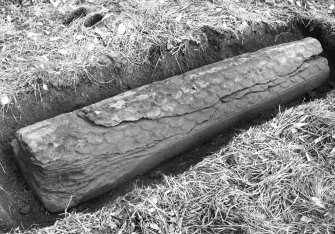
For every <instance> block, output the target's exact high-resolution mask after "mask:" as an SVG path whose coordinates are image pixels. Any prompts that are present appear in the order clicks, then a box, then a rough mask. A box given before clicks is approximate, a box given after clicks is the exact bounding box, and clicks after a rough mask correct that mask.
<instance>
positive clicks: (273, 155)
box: [0, 0, 335, 234]
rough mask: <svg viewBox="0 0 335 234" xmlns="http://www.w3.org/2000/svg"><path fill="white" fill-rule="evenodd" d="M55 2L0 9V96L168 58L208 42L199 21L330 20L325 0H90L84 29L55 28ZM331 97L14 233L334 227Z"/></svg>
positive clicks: (59, 13) (220, 27) (226, 25)
mask: <svg viewBox="0 0 335 234" xmlns="http://www.w3.org/2000/svg"><path fill="white" fill-rule="evenodd" d="M65 2H66V3H64V4H61V5H60V6H59V7H57V8H54V7H53V6H52V5H50V4H46V3H44V2H43V1H42V0H36V1H35V4H34V5H32V6H26V7H24V8H22V7H19V6H15V5H12V4H8V5H6V9H9V10H10V11H11V13H10V14H0V40H3V41H5V43H2V44H0V46H1V49H0V58H1V61H0V67H1V69H0V77H1V79H0V97H3V96H6V97H10V99H11V100H14V99H15V97H16V96H17V95H19V94H21V93H25V92H30V91H32V90H38V89H43V88H44V87H47V86H48V85H55V86H58V85H60V86H61V85H75V84H76V83H77V82H80V79H81V76H82V74H83V73H84V74H85V71H86V72H88V68H89V67H90V66H94V65H95V64H96V63H97V62H98V61H99V58H100V56H101V55H102V54H109V55H110V56H111V57H112V58H113V59H116V57H122V59H120V62H123V61H126V62H125V63H130V65H131V64H145V63H148V59H149V56H150V53H149V51H150V48H151V47H152V46H158V47H161V48H163V50H168V51H170V52H171V53H178V52H179V51H180V50H183V49H185V48H187V46H188V43H189V42H190V41H193V42H196V43H198V44H199V45H201V46H206V39H205V38H204V37H203V32H202V31H201V29H202V27H204V26H210V27H212V28H214V29H216V30H217V31H219V32H222V33H224V32H226V31H229V32H233V33H234V34H235V35H236V36H237V37H239V36H241V32H243V30H244V29H245V26H246V25H248V26H249V25H251V24H253V23H257V22H265V23H267V24H270V25H273V26H274V27H276V25H279V24H283V25H286V24H287V23H288V22H290V21H291V19H292V18H295V17H298V15H297V14H299V15H301V16H308V17H310V18H311V19H319V20H320V19H321V21H322V20H323V19H326V20H327V22H333V18H331V17H330V16H329V15H328V13H326V12H327V10H328V4H329V2H328V1H324V2H323V4H324V5H316V6H317V8H316V9H315V10H308V11H304V10H303V9H302V8H297V7H296V6H292V5H289V4H287V2H289V1H279V3H278V4H277V3H276V4H274V5H271V4H265V3H261V1H254V2H252V1H243V0H242V1H237V0H231V1H228V0H221V1H205V0H203V1H191V0H179V1H172V0H161V1H153V0H141V1H140V0H137V1H123V2H122V3H119V4H116V2H112V1H107V0H97V1H94V3H90V2H92V1H90V2H89V1H84V4H86V5H87V6H88V7H89V8H90V9H92V11H93V12H95V11H102V12H106V16H107V17H105V18H104V20H103V22H101V23H99V24H98V25H97V26H94V27H92V28H85V27H83V22H84V19H78V20H77V21H76V22H74V23H72V24H71V25H70V26H69V27H65V26H62V25H61V21H62V19H63V15H64V14H65V13H66V12H67V11H68V9H71V6H75V4H74V1H65ZM270 2H271V1H270ZM114 3H115V4H114ZM0 4H1V3H0ZM102 5H103V6H104V7H102ZM8 15H11V16H12V19H10V20H8V17H7V16H8ZM121 24H122V25H124V26H125V29H126V30H125V32H124V33H119V32H120V31H119V27H120V25H121ZM116 55H118V56H116ZM119 55H120V56H119ZM45 85H46V86H45ZM334 102H335V93H334V92H333V93H331V94H329V95H328V97H327V98H325V99H323V100H317V101H313V102H310V103H306V104H302V105H300V106H297V107H294V108H291V109H288V110H284V111H282V112H279V113H278V115H277V116H276V117H275V118H273V119H272V120H270V121H268V122H266V123H264V124H262V125H259V126H255V127H252V128H250V129H247V130H244V131H242V132H241V133H239V134H237V135H236V136H235V137H234V139H233V140H232V142H231V143H230V144H229V145H228V146H226V147H223V148H222V149H221V150H220V151H219V152H217V153H215V154H213V155H210V156H208V157H207V158H205V159H204V160H203V161H202V162H201V163H199V164H197V165H196V166H194V167H193V168H191V169H190V170H189V171H186V172H185V173H183V174H181V175H178V176H164V179H163V181H162V182H161V183H158V184H155V185H151V186H147V187H137V188H135V189H134V190H132V191H131V192H129V193H127V194H126V195H124V196H122V197H120V198H118V200H117V201H115V202H114V203H113V204H109V205H108V206H105V207H103V208H102V209H100V210H98V211H97V212H95V213H76V212H66V214H65V218H64V219H60V220H58V221H57V222H56V223H55V224H54V225H53V226H50V227H46V228H32V229H30V230H29V231H26V232H24V233H38V234H39V233H41V234H42V233H43V234H44V233H46V234H51V233H334V232H335V216H334V213H335V203H334V195H335V170H334V169H335V168H334V167H335V150H334V147H335V140H334V139H335V134H334V132H335V118H334V117H335V108H334V107H333V106H334ZM13 233H23V232H22V231H20V230H13Z"/></svg>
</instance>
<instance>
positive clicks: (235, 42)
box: [0, 23, 335, 230]
mask: <svg viewBox="0 0 335 234" xmlns="http://www.w3.org/2000/svg"><path fill="white" fill-rule="evenodd" d="M313 25H314V26H315V28H313V30H312V29H311V24H310V25H309V28H306V29H305V28H304V27H302V25H296V24H293V23H292V24H291V25H290V26H278V27H276V28H273V27H270V26H269V25H266V24H262V25H259V24H258V25H253V26H251V27H249V28H247V29H246V30H245V32H244V35H243V36H242V35H240V36H241V37H239V38H237V37H236V36H235V35H233V34H230V33H226V34H219V33H218V32H216V31H214V30H212V29H211V28H203V32H204V36H205V38H204V40H206V41H207V46H206V47H203V48H201V47H200V46H199V45H197V44H191V45H190V47H189V48H186V49H185V50H184V52H183V53H180V54H178V55H176V56H175V55H172V54H170V53H169V52H167V51H165V50H164V49H163V48H152V49H151V58H150V62H151V64H148V65H144V66H138V65H134V64H130V63H129V62H125V63H124V64H122V66H121V67H115V66H112V65H111V64H109V63H108V60H107V61H106V62H105V63H104V62H101V61H100V63H97V66H95V67H92V68H91V69H92V71H91V73H93V74H95V75H94V77H87V76H86V75H85V74H83V75H82V77H81V81H80V82H79V83H78V84H76V85H75V87H76V88H74V87H73V86H72V87H64V86H59V87H58V86H53V87H49V90H44V89H42V88H40V89H37V90H39V91H36V92H35V93H29V94H25V95H21V96H20V97H19V98H18V99H17V102H16V103H15V104H14V105H12V106H10V107H8V109H7V110H5V112H4V113H3V118H2V119H1V120H0V163H1V168H0V181H1V184H2V185H3V187H2V190H0V206H2V208H3V210H4V211H3V212H2V211H1V210H0V218H3V220H0V226H1V228H2V229H4V230H9V229H10V228H14V227H17V226H20V227H21V228H23V229H25V228H28V227H30V226H31V225H34V224H36V225H41V226H47V225H50V224H52V223H53V222H54V221H55V220H56V219H57V218H60V217H61V216H62V215H59V214H51V213H49V212H47V211H46V210H45V209H44V207H43V206H42V205H41V204H40V202H39V201H38V200H37V199H36V198H35V197H34V195H33V194H32V192H31V190H30V189H29V188H28V186H27V184H26V183H25V181H24V178H23V177H22V175H21V174H20V172H19V170H18V168H17V167H16V165H15V163H14V162H13V157H12V153H11V149H10V146H9V142H10V140H11V139H12V137H13V134H14V133H15V131H16V130H18V129H19V128H20V127H23V126H27V125H30V124H32V123H35V122H38V121H41V120H44V119H47V118H51V117H53V116H56V115H58V114H61V113H65V112H69V111H73V110H75V109H77V108H80V107H83V106H86V105H89V104H91V103H94V102H97V101H100V100H102V99H105V98H108V97H111V96H114V95H117V94H119V93H121V92H123V91H125V90H128V89H132V88H135V87H138V86H141V85H145V84H148V83H150V82H153V81H156V80H162V79H165V78H167V77H171V76H174V75H178V74H181V73H184V72H186V71H189V70H192V69H195V68H198V67H200V66H204V65H206V64H210V63H213V62H217V61H219V60H222V59H225V58H228V57H232V56H236V55H239V54H242V53H245V52H252V51H256V50H258V49H260V48H264V47H267V46H271V45H276V44H281V43H285V42H290V41H295V40H299V39H302V38H303V37H306V36H314V37H316V38H317V39H319V40H320V41H321V42H322V43H323V46H324V48H325V50H326V52H325V53H324V56H326V57H328V58H330V59H331V52H332V51H333V50H332V49H334V48H335V47H334V46H333V44H332V40H331V38H330V37H328V34H327V33H326V32H325V31H320V30H321V27H318V26H320V25H318V24H313ZM328 51H330V53H328ZM331 70H332V71H333V68H332V67H331ZM41 85H42V84H41ZM312 96H313V94H312ZM271 113H273V112H271ZM271 113H270V114H266V115H265V118H266V117H267V116H269V115H271ZM263 117H264V116H263ZM262 119H264V118H260V119H258V121H260V120H262ZM231 134H234V132H228V133H226V134H224V135H221V136H219V137H217V138H215V139H212V140H211V141H210V142H209V143H207V144H205V145H203V146H199V147H197V148H195V149H194V150H192V151H191V152H188V153H185V154H183V155H181V156H179V157H177V158H175V159H173V160H170V161H169V162H167V163H164V165H162V166H160V167H159V168H157V169H155V170H153V171H151V172H149V173H147V174H146V175H143V176H140V177H139V178H140V179H139V180H138V183H152V182H153V181H156V180H157V179H159V178H160V177H161V173H179V172H182V171H184V170H186V169H187V168H189V166H191V165H194V163H196V162H197V161H199V160H201V158H202V157H204V156H206V155H208V154H210V153H212V152H213V151H215V150H218V149H219V147H222V145H224V144H225V143H227V142H228V141H229V139H230V138H231ZM134 183H135V182H129V183H128V184H126V185H124V186H122V187H120V188H117V189H115V190H114V191H111V192H109V193H108V194H105V195H103V196H101V197H99V198H96V199H94V200H91V201H89V202H86V203H83V204H81V205H79V206H78V207H76V208H74V210H77V211H84V210H85V211H87V212H89V211H93V210H95V209H97V208H99V207H101V206H102V205H103V204H105V203H107V202H110V201H112V200H113V199H115V197H116V196H118V195H120V194H123V193H125V192H126V191H129V189H131V188H132V186H133V185H134ZM0 208H1V207H0ZM2 214H3V215H2ZM8 214H9V216H7V217H8V218H7V220H5V217H6V216H5V215H8Z"/></svg>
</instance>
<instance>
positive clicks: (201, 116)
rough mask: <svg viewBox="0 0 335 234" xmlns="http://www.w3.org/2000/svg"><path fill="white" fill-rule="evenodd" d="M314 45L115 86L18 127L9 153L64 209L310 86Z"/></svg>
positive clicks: (321, 77) (317, 78) (324, 67)
mask: <svg viewBox="0 0 335 234" xmlns="http://www.w3.org/2000/svg"><path fill="white" fill-rule="evenodd" d="M321 52H322V48H321V45H320V43H319V42H318V41H317V40H315V39H313V38H306V39H304V40H301V41H297V42H293V43H288V44H282V45H279V46H275V47H269V48H265V49H262V50H259V51H257V52H255V53H248V54H243V55H241V56H237V57H233V58H230V59H226V60H224V61H220V62H217V63H214V64H211V65H208V66H204V67H201V68H198V69H195V70H192V71H190V72H187V73H185V74H182V75H179V76H174V77H171V78H169V79H167V80H164V81H160V82H156V83H152V84H149V85H146V86H143V87H140V88H137V89H134V90H131V91H128V92H125V93H122V94H121V95H118V96H115V97H112V98H109V99H106V100H104V101H101V102H98V103H96V104H93V105H90V106H87V107H84V108H82V109H80V110H77V111H74V112H71V113H66V114H62V115H59V116H57V117H55V118H52V119H48V120H45V121H42V122H39V123H36V124H33V125H31V126H28V127H25V128H22V129H20V130H19V131H18V132H17V133H16V138H15V139H14V140H13V141H12V146H13V149H14V152H15V158H16V160H17V162H18V164H19V166H20V168H21V170H22V172H23V175H24V176H25V178H26V180H27V181H28V184H29V185H30V187H31V188H32V190H33V191H34V192H35V193H36V195H37V196H38V197H39V198H40V200H41V201H42V203H43V204H44V205H45V206H46V208H47V209H48V210H49V211H53V212H55V211H64V209H65V208H66V207H71V206H74V205H77V204H78V203H80V202H81V201H84V200H87V199H90V198H93V197H95V196H98V195H99V194H102V193H104V192H106V191H108V190H110V189H112V188H113V187H114V186H116V185H119V184H120V183H123V182H124V181H126V180H128V179H130V178H132V177H134V176H136V175H138V174H139V173H142V172H145V171H147V170H149V169H151V168H153V167H155V166H156V165H158V164H159V163H161V162H163V161H164V160H167V159H169V158H171V157H173V156H176V155H178V154H180V153H182V152H183V151H186V150H188V149H190V148H192V147H194V146H195V145H197V144H199V143H201V142H204V141H206V140H208V138H209V137H211V136H213V135H215V134H219V133H220V132H222V131H223V130H224V129H226V128H229V127H231V126H232V124H234V123H236V122H238V121H240V120H245V119H249V118H251V117H254V116H255V115H257V114H258V113H259V112H261V111H263V110H265V109H267V108H270V107H273V106H274V105H276V104H278V103H282V102H287V101H290V100H292V99H294V98H296V97H298V96H299V95H302V94H303V93H305V92H306V91H309V90H311V89H313V88H315V87H317V86H318V85H320V84H321V83H322V82H324V81H325V80H326V79H327V78H328V76H329V67H328V64H327V60H326V59H325V58H322V57H318V56H317V55H318V54H320V53H321Z"/></svg>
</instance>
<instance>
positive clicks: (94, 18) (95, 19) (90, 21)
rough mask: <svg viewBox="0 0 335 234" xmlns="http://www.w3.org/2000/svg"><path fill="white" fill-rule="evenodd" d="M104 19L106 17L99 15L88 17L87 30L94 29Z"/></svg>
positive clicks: (85, 24)
mask: <svg viewBox="0 0 335 234" xmlns="http://www.w3.org/2000/svg"><path fill="white" fill-rule="evenodd" d="M103 18H104V16H103V15H102V14H98V13H97V14H93V15H91V16H88V17H87V18H86V20H85V22H84V26H85V27H87V28H88V27H92V26H93V25H95V24H97V23H99V22H100V21H101V20H102V19H103Z"/></svg>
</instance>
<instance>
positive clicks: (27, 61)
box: [0, 0, 325, 100]
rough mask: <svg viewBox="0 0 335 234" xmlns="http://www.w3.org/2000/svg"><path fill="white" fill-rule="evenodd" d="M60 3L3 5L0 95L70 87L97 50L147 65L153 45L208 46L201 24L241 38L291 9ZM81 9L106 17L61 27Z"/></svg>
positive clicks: (170, 1) (146, 1)
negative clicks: (253, 26) (247, 30)
mask: <svg viewBox="0 0 335 234" xmlns="http://www.w3.org/2000/svg"><path fill="white" fill-rule="evenodd" d="M60 2H61V4H60V5H58V6H57V7H54V6H53V5H52V4H51V3H49V2H46V1H44V0H34V4H33V5H26V6H22V7H21V6H19V5H13V4H9V3H8V2H7V1H5V2H2V3H0V6H1V7H2V8H1V9H0V10H1V11H4V12H2V14H0V57H1V59H0V68H1V69H0V77H1V79H0V96H1V95H2V96H3V95H7V96H8V97H12V98H11V100H12V99H13V97H16V96H17V95H18V94H19V93H24V92H28V91H32V90H35V91H36V90H39V89H41V88H43V84H48V83H51V84H52V85H56V86H59V85H66V86H69V85H70V86H71V85H75V84H76V83H78V82H79V81H80V78H81V76H82V74H86V72H88V71H89V69H88V68H89V67H91V66H95V64H97V62H98V61H99V56H100V55H101V54H120V53H121V54H122V56H123V57H124V58H125V59H126V60H127V61H130V62H131V63H133V64H144V63H147V62H148V58H149V51H150V48H152V47H153V46H156V47H159V48H162V50H167V51H170V52H171V53H173V54H174V53H178V52H179V51H181V50H183V49H185V48H187V46H188V43H189V42H190V41H192V42H195V43H198V44H199V45H201V46H206V38H205V37H204V35H203V32H202V30H201V29H202V28H203V27H204V26H208V27H211V28H213V29H215V30H217V31H219V32H222V33H223V32H233V33H234V34H235V35H236V36H239V35H241V32H243V31H244V30H245V28H246V27H248V25H251V24H254V23H261V22H262V23H266V24H269V25H272V26H273V27H277V26H278V25H285V24H287V22H288V21H290V19H291V18H292V17H294V14H293V12H294V8H292V7H282V5H269V4H265V3H260V2H259V1H254V2H251V1H238V0H218V1H207V0H200V1H192V0H178V1H174V0H160V1H156V0H135V1H130V0H127V1H109V0H97V1H87V0H86V1H85V0H83V1H80V2H81V3H80V4H79V3H78V1H76V0H66V1H60ZM283 2H285V1H283ZM286 5H287V4H286ZM79 6H85V7H86V8H87V9H88V10H89V12H90V13H94V12H100V13H102V14H103V15H104V16H105V17H104V18H103V20H102V22H100V23H98V24H97V25H96V26H93V27H90V28H86V27H84V21H85V18H80V19H77V20H75V21H74V22H73V23H72V24H70V26H68V27H67V26H63V25H62V24H61V22H62V20H63V18H64V15H65V14H66V13H68V12H70V11H72V10H73V9H75V8H77V7H79ZM316 12H318V13H317V14H318V15H325V14H322V13H324V12H323V11H322V10H320V11H316Z"/></svg>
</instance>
